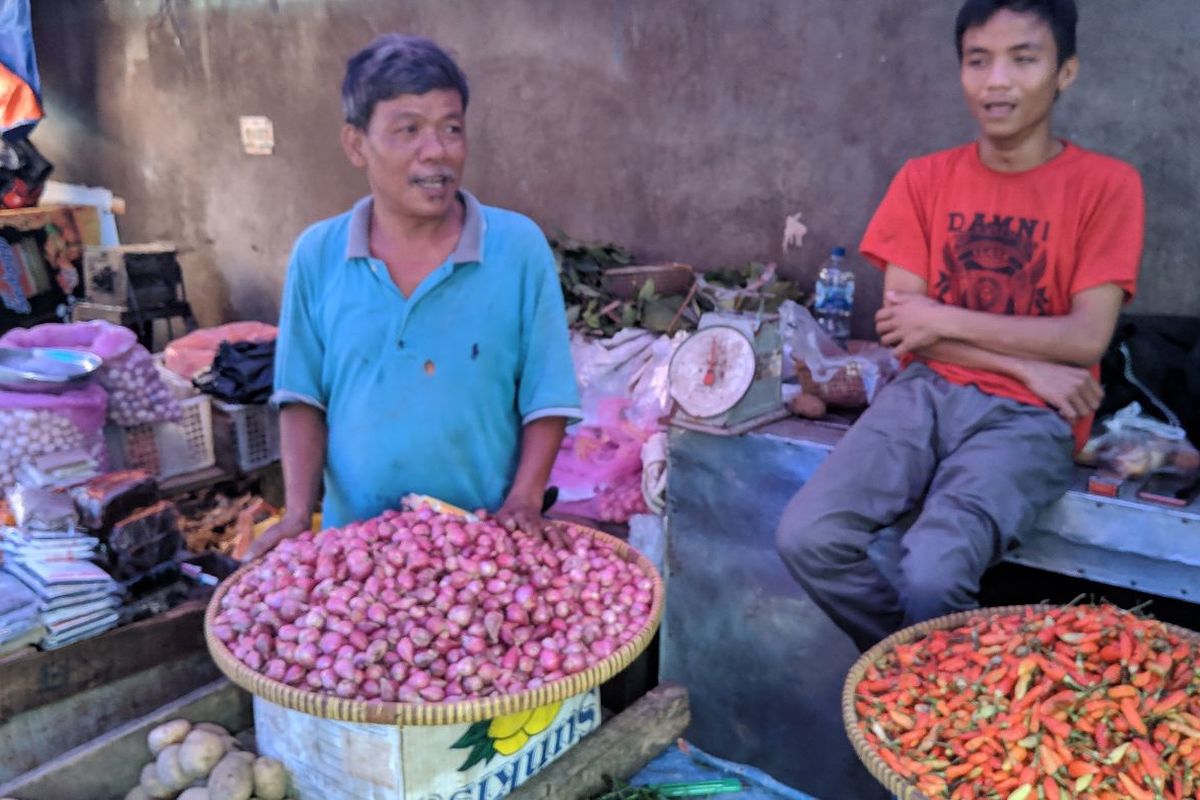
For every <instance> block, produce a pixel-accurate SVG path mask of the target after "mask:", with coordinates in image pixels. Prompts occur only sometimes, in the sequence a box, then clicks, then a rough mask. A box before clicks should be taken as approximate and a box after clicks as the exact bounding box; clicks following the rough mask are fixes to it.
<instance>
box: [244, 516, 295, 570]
mask: <svg viewBox="0 0 1200 800" xmlns="http://www.w3.org/2000/svg"><path fill="white" fill-rule="evenodd" d="M311 528H312V517H311V516H304V517H292V516H291V515H287V514H285V515H284V517H283V519H281V520H279V522H276V523H275V524H274V525H272V526H271V527H269V528H267V529H266V530H265V531H263V534H262V536H259V537H258V538H257V539H255V540H254V543H253V544H252V545H250V549H249V550H248V551H246V558H245V559H244V560H246V561H253V560H254V559H256V558H258V557H259V556H261V555H263V554H264V553H266V552H268V551H269V550H271V549H272V548H273V547H275V545H277V544H279V543H280V542H282V541H283V540H284V539H291V538H293V537H296V536H299V535H300V534H302V533H304V532H305V531H307V530H310V529H311Z"/></svg>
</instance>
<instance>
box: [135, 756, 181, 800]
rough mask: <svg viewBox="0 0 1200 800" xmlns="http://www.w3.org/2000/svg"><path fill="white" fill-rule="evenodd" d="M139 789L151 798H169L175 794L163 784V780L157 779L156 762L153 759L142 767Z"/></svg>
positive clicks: (157, 799) (153, 799) (152, 799)
mask: <svg viewBox="0 0 1200 800" xmlns="http://www.w3.org/2000/svg"><path fill="white" fill-rule="evenodd" d="M141 789H142V790H143V791H144V792H145V793H146V794H147V795H148V796H149V797H150V798H151V800H169V798H171V797H174V796H175V792H173V791H171V790H170V789H169V788H167V787H166V786H164V785H163V782H162V781H160V780H159V779H158V764H157V763H156V762H154V761H151V762H150V763H149V764H147V765H146V766H144V767H142V782H141Z"/></svg>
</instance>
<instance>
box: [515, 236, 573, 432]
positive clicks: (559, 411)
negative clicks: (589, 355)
mask: <svg viewBox="0 0 1200 800" xmlns="http://www.w3.org/2000/svg"><path fill="white" fill-rule="evenodd" d="M532 238H533V242H532V243H531V245H530V252H529V256H528V257H529V259H530V264H529V267H530V270H529V275H528V279H527V281H526V284H525V298H524V301H525V318H524V320H523V324H522V326H521V367H520V378H519V381H520V383H519V385H518V386H517V410H518V412H519V413H520V415H521V423H522V424H524V425H528V424H529V423H530V422H533V421H534V420H536V419H541V418H543V417H566V418H567V419H568V421H569V422H575V421H578V420H580V419H582V417H583V414H582V413H581V410H580V403H579V387H578V384H577V383H576V380H575V364H574V362H573V361H572V359H571V345H570V339H569V336H568V333H567V313H566V308H565V307H564V305H563V296H562V289H561V287H560V286H559V283H558V272H557V270H556V269H555V266H554V254H553V253H552V252H551V251H550V245H549V244H547V242H546V238H545V237H544V236H543V235H542V234H541V231H536V235H535V236H534V237H532Z"/></svg>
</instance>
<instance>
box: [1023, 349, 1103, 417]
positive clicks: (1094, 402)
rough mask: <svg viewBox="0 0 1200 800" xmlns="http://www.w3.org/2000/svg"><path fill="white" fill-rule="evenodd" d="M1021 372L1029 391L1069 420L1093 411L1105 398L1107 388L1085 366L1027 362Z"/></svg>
mask: <svg viewBox="0 0 1200 800" xmlns="http://www.w3.org/2000/svg"><path fill="white" fill-rule="evenodd" d="M1021 372H1022V375H1021V379H1022V381H1023V382H1024V383H1025V385H1026V386H1028V387H1029V389H1030V391H1032V392H1033V393H1034V394H1036V395H1037V396H1038V397H1040V398H1042V399H1043V400H1045V401H1046V403H1047V404H1049V405H1050V406H1051V407H1052V408H1054V409H1056V410H1057V411H1058V413H1059V414H1061V415H1062V416H1063V418H1064V419H1066V420H1067V421H1068V422H1075V421H1076V420H1079V419H1082V418H1083V417H1086V416H1087V415H1088V414H1091V413H1092V412H1094V411H1095V410H1096V409H1097V408H1099V407H1100V401H1101V400H1103V399H1104V390H1103V389H1101V388H1100V384H1099V383H1097V382H1096V379H1095V378H1093V377H1092V375H1091V373H1089V372H1088V371H1087V370H1086V369H1084V368H1083V367H1073V366H1068V365H1066V364H1051V363H1050V362H1047V361H1026V362H1025V364H1024V366H1023V367H1022V370H1021Z"/></svg>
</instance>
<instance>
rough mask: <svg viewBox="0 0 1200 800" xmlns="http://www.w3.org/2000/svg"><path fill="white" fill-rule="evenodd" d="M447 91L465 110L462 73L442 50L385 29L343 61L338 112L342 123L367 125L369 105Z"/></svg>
mask: <svg viewBox="0 0 1200 800" xmlns="http://www.w3.org/2000/svg"><path fill="white" fill-rule="evenodd" d="M435 89H453V90H454V91H456V92H458V95H459V97H461V98H462V104H463V110H464V111H465V110H466V108H467V100H468V98H469V97H470V91H469V90H468V88H467V76H466V75H464V74H463V71H462V70H461V69H459V66H458V64H456V63H454V59H453V58H451V57H450V56H449V54H448V53H446V51H445V50H443V49H442V48H440V47H438V46H437V44H435V43H434V42H432V41H430V40H429V39H423V38H421V37H419V36H404V35H403V34H399V33H385V34H383V35H382V36H380V37H378V38H376V39H375V41H373V42H371V43H370V44H369V45H367V46H366V47H364V48H363V49H362V50H360V51H358V52H357V53H355V54H354V55H353V56H351V57H350V60H349V61H348V62H346V78H345V80H343V81H342V110H343V111H344V112H345V114H346V122H348V123H350V124H351V125H353V126H354V127H356V128H360V129H362V130H366V129H367V125H368V124H369V123H370V121H371V114H372V113H374V111H375V105H376V104H377V103H381V102H383V101H385V100H391V99H392V98H393V97H399V96H400V95H402V94H425V93H426V92H431V91H433V90H435Z"/></svg>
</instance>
